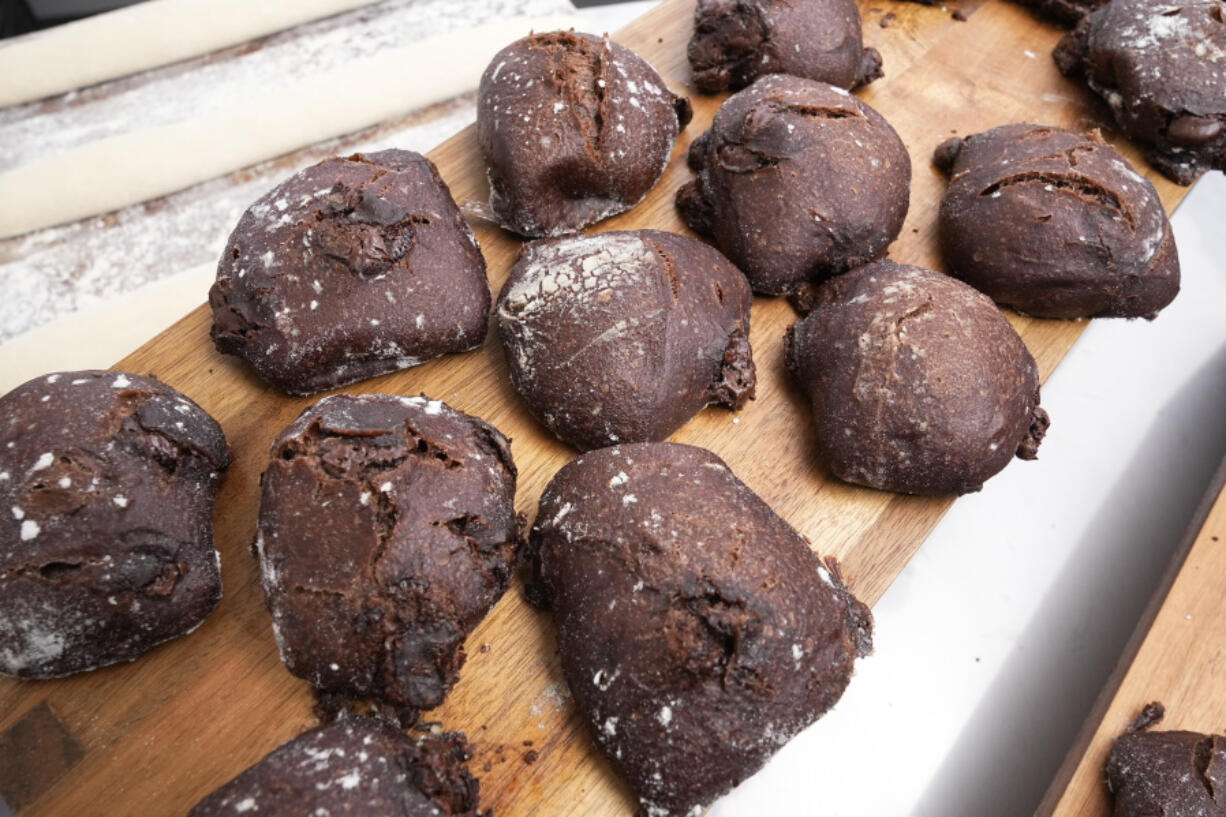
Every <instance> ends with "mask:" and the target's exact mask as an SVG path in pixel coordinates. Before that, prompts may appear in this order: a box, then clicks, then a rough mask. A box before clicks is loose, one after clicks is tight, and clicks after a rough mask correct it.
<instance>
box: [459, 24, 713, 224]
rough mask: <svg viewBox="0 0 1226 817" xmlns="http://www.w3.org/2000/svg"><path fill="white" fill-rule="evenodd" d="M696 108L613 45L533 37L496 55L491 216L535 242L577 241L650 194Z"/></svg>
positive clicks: (485, 141) (487, 110)
mask: <svg viewBox="0 0 1226 817" xmlns="http://www.w3.org/2000/svg"><path fill="white" fill-rule="evenodd" d="M690 115H691V111H690V103H689V101H688V100H686V99H685V98H683V97H678V96H676V95H674V94H673V93H672V92H670V91H669V90H668V87H667V86H666V85H665V84H664V80H662V79H661V78H660V75H659V74H657V73H656V72H655V70H654V69H653V68H652V67H651V66H650V65H648V64H647V63H646V62H645V61H644V60H643V59H642V58H641V57H639V56H638V55H637V54H635V53H634V52H633V51H631V50H630V49H628V48H625V47H624V46H621V45H618V44H617V43H615V42H613V41H612V40H610V39H609V38H608V36H605V37H595V36H592V35H591V34H578V33H575V32H573V31H553V32H548V33H544V34H533V35H531V36H529V37H525V38H523V39H522V40H517V41H516V42H514V43H511V44H510V45H508V46H507V47H506V48H504V49H502V50H501V51H499V52H498V54H497V55H495V56H494V59H492V60H491V61H490V64H489V67H488V68H486V69H485V73H484V74H482V76H481V85H480V89H479V90H478V92H477V140H478V143H479V145H480V148H481V155H482V156H483V157H484V159H485V163H486V166H487V169H488V176H489V183H490V209H491V210H492V211H493V214H494V216H495V217H496V218H497V220H498V222H499V223H500V224H501V225H502V226H503V227H505V228H507V229H508V230H511V231H512V232H515V233H519V234H520V235H523V236H528V237H530V238H539V237H542V236H558V235H564V234H566V233H573V232H576V231H578V230H581V229H583V228H584V227H586V226H587V225H589V224H594V223H596V222H597V221H600V220H602V219H604V218H607V217H609V216H612V215H616V214H617V213H621V212H624V211H626V210H629V209H630V208H631V207H633V206H634V205H636V204H638V203H639V201H641V200H642V198H643V196H645V195H646V194H647V191H648V190H650V189H651V188H652V186H653V185H654V184H655V183H656V180H657V179H659V178H660V174H661V173H663V172H664V168H665V167H666V166H667V164H668V159H669V155H670V154H671V153H672V149H673V142H674V141H676V139H677V135H678V134H679V133H680V132H681V129H682V128H684V127H685V126H686V124H687V123H688V122H689V121H690Z"/></svg>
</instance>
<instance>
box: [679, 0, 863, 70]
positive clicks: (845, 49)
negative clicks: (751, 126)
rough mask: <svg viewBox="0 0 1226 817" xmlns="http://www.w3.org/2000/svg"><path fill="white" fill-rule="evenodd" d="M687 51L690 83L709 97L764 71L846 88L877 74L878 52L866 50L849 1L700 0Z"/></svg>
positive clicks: (855, 11) (855, 10)
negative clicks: (691, 72)
mask: <svg viewBox="0 0 1226 817" xmlns="http://www.w3.org/2000/svg"><path fill="white" fill-rule="evenodd" d="M688 53H689V59H690V68H691V69H692V70H693V77H694V84H695V85H696V86H698V89H699V90H700V91H705V92H707V93H716V92H718V91H727V90H729V89H732V90H737V89H739V88H744V87H745V86H746V85H748V84H750V83H751V82H753V81H754V80H755V79H757V78H758V77H761V76H765V75H766V74H791V75H792V76H794V77H804V78H806V79H815V80H818V81H820V82H828V83H830V84H831V85H837V86H839V87H840V88H847V89H851V88H855V87H858V86H860V85H866V84H868V83H870V82H872V81H873V80H875V79H878V78H880V77H881V76H882V72H881V54H880V53H879V52H878V51H877V49H875V48H865V47H864V42H863V37H862V35H861V30H860V10H859V8H858V7H857V6H856V3H855V0H760V2H750V0H698V6H697V8H695V10H694V36H693V37H692V38H691V39H690V45H689V52H688Z"/></svg>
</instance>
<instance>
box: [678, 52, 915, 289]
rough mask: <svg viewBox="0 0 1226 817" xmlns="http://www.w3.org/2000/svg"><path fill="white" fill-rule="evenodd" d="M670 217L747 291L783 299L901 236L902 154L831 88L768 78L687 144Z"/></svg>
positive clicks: (852, 101)
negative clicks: (702, 241)
mask: <svg viewBox="0 0 1226 817" xmlns="http://www.w3.org/2000/svg"><path fill="white" fill-rule="evenodd" d="M689 160H690V167H692V168H693V169H694V171H695V172H696V173H697V177H696V178H695V179H694V181H692V182H689V183H687V184H686V185H685V186H684V187H682V188H681V189H680V190H679V191H678V192H677V208H678V210H679V211H680V213H681V217H682V218H683V219H684V220H685V222H686V223H687V224H688V225H689V226H690V227H691V228H692V229H693V230H695V231H696V232H698V233H702V234H704V235H709V236H712V237H713V238H714V239H715V244H716V246H718V247H719V248H720V249H721V250H723V252H724V254H725V255H727V256H728V258H730V259H731V260H732V262H733V263H735V264H736V265H737V266H738V267H740V268H741V270H742V271H743V272H744V273H745V276H746V277H747V278H748V279H749V283H750V285H751V286H752V287H753V290H754V292H760V293H762V294H764V295H783V294H788V293H791V292H793V291H795V290H796V289H797V288H798V287H800V286H801V285H802V284H804V283H805V282H807V281H809V280H811V279H812V280H822V279H824V278H828V277H830V276H832V275H837V274H839V273H841V272H845V271H846V270H848V269H851V268H852V267H854V266H858V265H860V264H864V263H867V262H869V261H872V260H873V259H875V258H878V257H880V256H881V255H883V254H884V253H885V251H886V248H887V247H888V246H889V244H890V242H891V241H893V240H894V239H895V238H896V237H897V236H898V232H899V230H901V229H902V222H903V219H904V218H905V217H906V215H907V199H908V196H909V195H910V189H911V159H910V157H909V156H908V155H907V149H906V148H905V147H904V146H903V143H902V140H901V139H899V138H898V134H897V133H895V132H894V129H893V128H891V127H890V125H889V123H888V122H886V121H885V120H884V119H882V118H881V115H880V114H878V113H877V112H876V111H874V110H873V109H872V108H870V107H869V106H868V105H865V104H864V103H863V102H861V101H860V100H858V99H856V98H855V97H854V96H852V95H850V94H848V93H847V92H846V91H844V90H842V89H841V88H836V87H834V86H832V85H825V84H823V83H820V82H813V81H812V80H807V79H800V78H798V77H789V76H784V75H782V74H772V75H771V76H767V77H763V78H762V79H760V80H758V81H757V82H755V83H754V84H753V85H751V86H750V87H748V88H746V89H745V90H744V91H741V92H739V93H736V94H733V95H732V96H731V97H729V98H728V99H727V101H725V102H724V104H723V105H721V106H720V109H719V112H718V113H716V114H715V122H714V124H713V126H712V127H711V130H709V131H707V132H706V133H704V134H703V135H702V136H700V137H699V138H698V139H696V140H695V141H694V143H693V144H692V145H691V146H690V156H689Z"/></svg>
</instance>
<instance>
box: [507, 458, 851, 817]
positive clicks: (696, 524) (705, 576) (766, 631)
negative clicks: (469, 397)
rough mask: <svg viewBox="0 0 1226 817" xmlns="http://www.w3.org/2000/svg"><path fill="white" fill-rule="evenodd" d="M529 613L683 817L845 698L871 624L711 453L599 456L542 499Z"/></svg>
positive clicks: (610, 735) (643, 785)
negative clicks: (541, 609) (540, 613)
mask: <svg viewBox="0 0 1226 817" xmlns="http://www.w3.org/2000/svg"><path fill="white" fill-rule="evenodd" d="M529 545H530V553H531V559H532V569H533V572H534V577H533V581H532V583H531V584H530V585H529V589H530V598H532V599H533V600H534V601H536V602H537V603H543V604H547V605H549V606H551V607H552V609H553V615H554V619H555V621H556V622H557V624H558V629H559V649H560V651H561V655H562V669H563V672H564V673H565V675H566V681H567V683H568V684H569V685H570V690H571V693H572V694H573V696H574V700H575V705H576V706H577V707H578V710H579V712H580V714H581V715H582V716H583V718H584V719H585V720H586V721H587V722H588V724H589V725H590V726H591V729H592V733H593V735H594V736H595V739H596V743H597V745H598V746H599V748H600V750H601V751H602V752H603V753H604V755H605V756H606V757H607V758H608V760H609V763H610V764H612V766H613V768H614V770H615V771H616V772H617V773H618V774H619V775H620V776H621V777H622V778H623V779H624V780H625V781H626V782H627V783H628V784H629V785H630V787H631V789H633V791H634V793H635V796H636V797H637V798H638V799H639V801H640V802H641V804H642V809H641V813H645V814H648V815H656V816H657V817H670V815H676V817H681V815H692V814H699V813H701V811H702V809H703V807H705V806H706V805H708V804H710V803H711V801H712V800H714V799H715V798H717V797H719V796H720V795H722V794H723V793H725V792H727V791H728V790H729V789H731V788H732V787H733V786H735V785H737V784H738V783H740V782H741V781H742V780H744V779H745V778H747V777H749V776H750V775H752V774H753V773H754V772H756V771H757V770H758V769H759V768H761V766H762V765H763V764H764V763H765V762H766V760H767V759H768V758H769V757H770V756H771V755H773V754H774V753H775V752H776V751H777V750H778V749H779V747H781V746H782V745H783V744H784V743H786V742H787V741H788V740H789V739H790V738H791V737H792V736H793V735H795V734H796V733H797V732H799V731H800V730H802V729H804V728H805V727H806V726H808V725H809V724H810V723H812V722H813V721H815V720H817V718H819V717H820V716H821V715H822V714H823V713H824V712H825V711H826V710H827V709H829V708H830V707H831V706H832V705H833V704H834V703H835V701H837V700H838V699H839V697H840V696H841V695H842V693H843V689H844V688H845V687H846V686H847V683H848V680H849V678H850V676H851V671H852V664H853V662H854V660H855V658H856V657H857V656H863V655H865V654H867V653H868V652H869V651H870V650H871V631H872V619H871V615H870V613H869V611H868V608H866V607H865V606H864V605H863V604H861V603H860V602H859V601H857V600H856V599H855V598H854V597H853V596H852V595H851V593H850V592H849V591H848V590H847V588H846V587H845V586H844V585H843V583H842V580H841V579H840V577H839V573H838V569H837V565H836V564H835V563H834V561H833V560H827V561H826V562H825V563H823V561H822V560H821V559H819V558H818V557H817V556H816V555H815V554H814V553H813V551H812V550H811V549H810V547H809V543H808V542H807V541H806V540H805V539H804V537H802V536H801V535H800V534H799V533H797V532H796V531H795V530H794V529H793V528H792V527H791V526H790V525H788V523H787V522H785V521H784V520H783V519H781V518H780V517H779V516H778V515H776V514H775V513H774V511H772V510H771V509H770V507H769V506H767V504H766V503H765V502H763V501H762V499H761V498H760V497H758V496H757V494H755V493H754V492H753V491H751V490H750V489H749V488H748V487H746V486H745V484H744V483H742V482H741V481H740V480H739V479H737V478H736V476H735V475H733V473H732V472H731V471H730V470H729V469H728V467H727V465H725V464H724V463H723V461H721V460H720V459H719V458H718V457H716V456H715V455H714V454H712V453H711V452H709V451H706V450H704V449H701V448H694V447H692V446H688V445H677V444H672V443H639V444H635V445H623V446H617V447H614V448H603V449H600V450H598V451H592V452H589V453H587V454H584V455H582V456H580V457H578V458H577V459H575V460H573V461H572V462H571V463H569V464H568V465H566V466H565V467H564V468H562V470H560V471H559V472H558V473H557V474H556V475H555V476H554V478H553V479H552V480H551V481H550V483H549V485H548V486H547V487H546V488H545V492H544V493H543V494H542V495H541V503H540V510H539V512H538V513H537V517H536V523H535V524H534V525H533V527H532V534H531V538H530V540H529Z"/></svg>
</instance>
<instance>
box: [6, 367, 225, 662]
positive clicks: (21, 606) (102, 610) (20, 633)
mask: <svg viewBox="0 0 1226 817" xmlns="http://www.w3.org/2000/svg"><path fill="white" fill-rule="evenodd" d="M0 417H2V418H3V420H2V421H0V422H2V423H3V431H2V432H0V506H2V507H4V508H5V509H6V511H5V513H4V521H3V522H2V523H0V673H3V674H5V675H14V676H16V677H18V678H58V677H60V676H64V675H70V674H72V673H74V672H84V671H85V670H91V669H96V668H97V667H103V666H106V665H108V664H114V663H117V662H120V661H131V660H132V659H134V658H136V657H138V656H140V655H142V654H143V653H145V652H147V651H148V650H150V649H152V648H153V647H154V646H156V645H157V644H160V643H162V642H163V641H167V640H169V639H171V638H175V637H177V636H181V635H184V634H186V633H189V632H191V631H192V630H194V629H195V628H196V627H197V626H199V625H200V623H201V622H202V621H204V619H205V617H206V616H208V614H209V613H210V612H212V611H213V608H214V607H216V606H217V602H218V601H219V600H220V599H221V573H220V562H219V558H218V555H217V551H216V550H214V549H213V501H214V499H215V497H216V495H217V485H218V483H219V482H220V480H221V473H222V472H223V471H225V470H226V467H227V466H228V465H229V464H230V454H229V451H228V449H227V447H226V439H225V437H224V436H223V435H222V432H221V427H220V426H218V425H217V422H216V421H215V420H213V418H212V417H210V416H209V415H208V414H206V413H205V412H204V410H203V409H201V408H200V407H199V406H198V405H196V404H195V403H193V402H192V401H191V400H189V399H188V398H187V397H185V396H184V395H182V394H180V393H179V392H177V391H175V390H174V389H172V388H170V387H169V386H167V385H164V384H162V383H159V382H158V381H156V380H153V379H151V378H148V377H141V376H139V375H135V374H127V373H124V372H113V371H82V372H59V373H57V374H51V375H46V376H43V377H38V378H35V379H34V380H31V381H29V382H28V383H25V384H23V385H21V386H18V387H17V388H16V389H14V390H13V391H11V392H9V393H8V394H6V395H4V396H3V397H0Z"/></svg>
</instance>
